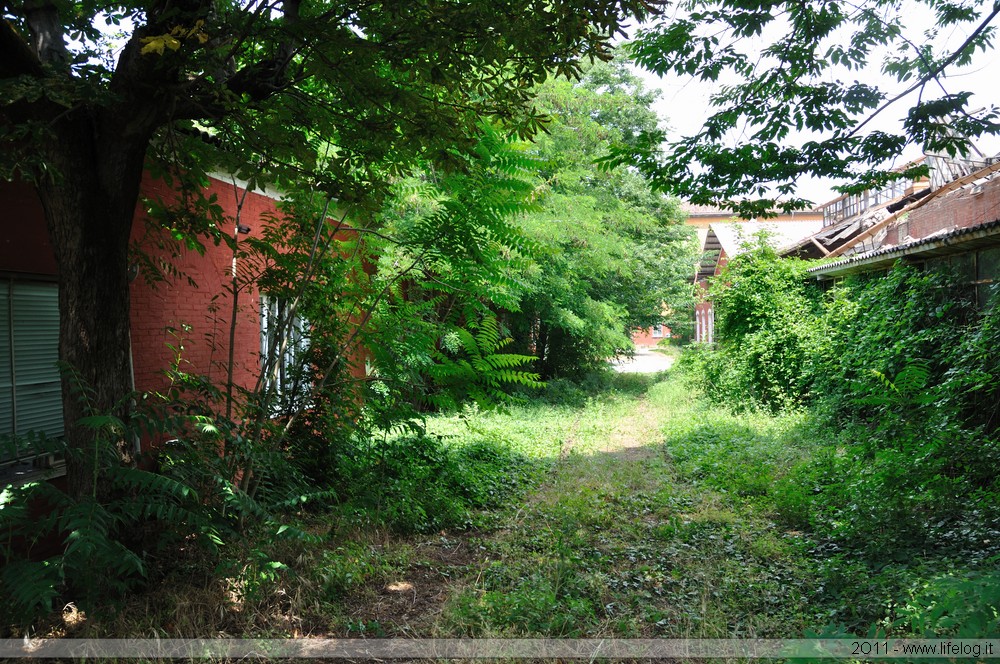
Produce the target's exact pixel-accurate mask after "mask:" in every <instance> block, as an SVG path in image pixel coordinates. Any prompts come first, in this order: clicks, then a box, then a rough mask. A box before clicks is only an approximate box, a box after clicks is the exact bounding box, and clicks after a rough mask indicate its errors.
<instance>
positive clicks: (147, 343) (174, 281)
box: [132, 176, 276, 391]
mask: <svg viewBox="0 0 1000 664" xmlns="http://www.w3.org/2000/svg"><path fill="white" fill-rule="evenodd" d="M142 191H143V195H144V196H146V197H149V198H154V199H155V198H160V199H162V200H165V201H169V200H171V199H172V198H173V193H172V192H171V191H170V190H169V189H168V188H167V187H166V186H165V185H164V183H163V182H162V181H159V180H152V179H151V178H149V177H148V176H147V177H146V178H145V179H144V180H143V187H142ZM208 193H209V194H210V195H211V194H215V195H216V196H218V203H219V205H220V206H221V207H222V209H223V213H224V215H225V218H226V226H227V227H226V228H225V229H224V230H225V231H226V232H227V233H230V232H232V230H231V228H229V226H232V225H233V224H235V221H234V220H235V217H236V211H237V204H238V198H237V197H238V195H239V194H240V193H241V192H237V191H235V190H234V188H233V186H232V185H231V184H225V183H223V182H219V181H217V180H212V181H211V185H210V187H209V190H208ZM274 203H275V201H274V200H272V199H271V198H268V197H266V196H263V195H260V194H257V193H250V194H248V195H247V197H246V200H245V202H244V204H243V210H242V214H241V217H240V223H242V224H245V225H248V226H250V228H251V233H250V235H249V236H247V235H240V236H239V237H240V239H241V240H243V239H245V238H247V237H253V236H257V235H259V233H260V231H261V230H262V225H263V224H262V216H263V215H266V214H274V213H275V212H276V210H275V206H274ZM145 219H146V211H145V210H143V209H141V206H140V209H137V211H136V222H135V224H134V225H133V240H135V241H138V242H140V243H141V244H142V245H143V246H144V247H150V246H155V238H150V237H147V236H146V233H150V232H152V233H155V232H157V231H155V230H152V231H151V230H147V225H146V223H145ZM171 263H172V264H173V266H174V267H175V268H176V270H177V272H178V275H177V276H176V277H173V278H170V279H169V280H168V281H167V282H159V283H153V284H150V283H148V282H147V280H146V279H143V278H142V277H141V276H140V277H139V278H137V279H136V280H135V281H134V282H133V283H132V356H133V363H134V369H135V383H136V388H137V389H139V390H141V391H149V390H159V389H162V388H163V387H165V385H166V380H165V378H164V376H163V370H164V369H165V368H167V367H168V366H170V363H171V362H172V361H173V360H174V351H173V350H171V349H170V348H168V344H170V345H172V346H177V344H178V343H179V341H181V340H183V347H184V348H183V353H182V358H183V360H184V370H185V371H188V372H190V373H196V374H200V375H206V376H210V377H211V378H212V379H213V380H214V382H216V384H222V383H223V382H224V381H225V377H226V372H225V366H224V365H225V363H226V362H227V361H228V359H229V327H230V321H231V319H232V306H233V301H232V296H231V294H230V291H231V284H232V264H233V252H232V250H231V249H230V248H229V246H228V245H226V244H225V243H222V244H219V245H215V244H212V243H211V242H206V243H205V254H204V255H201V254H199V253H198V252H196V251H189V250H183V251H182V252H181V255H180V256H179V257H178V258H176V259H172V260H171ZM189 280H190V282H193V284H194V285H192V284H191V283H190V282H189ZM259 354H260V293H259V292H258V290H257V289H256V288H249V289H246V288H244V289H243V290H242V291H241V292H240V295H239V310H238V315H237V321H236V334H235V336H234V354H233V356H234V358H235V362H234V366H235V369H234V372H233V378H234V382H235V383H236V384H237V385H241V386H243V387H248V388H252V387H253V386H254V383H255V382H256V380H257V372H258V368H259V360H260V358H259Z"/></svg>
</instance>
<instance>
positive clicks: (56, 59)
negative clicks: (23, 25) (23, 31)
mask: <svg viewBox="0 0 1000 664" xmlns="http://www.w3.org/2000/svg"><path fill="white" fill-rule="evenodd" d="M24 18H25V20H26V21H27V23H28V29H29V30H31V41H32V46H33V47H34V49H35V55H36V56H37V57H38V59H39V60H40V61H41V62H43V63H45V64H50V65H53V66H56V67H65V66H66V65H67V63H68V62H69V57H68V55H67V53H66V39H65V34H64V32H63V26H62V21H61V20H60V17H59V10H58V9H57V8H56V6H55V4H53V3H52V2H50V1H48V0H29V1H27V2H25V3H24Z"/></svg>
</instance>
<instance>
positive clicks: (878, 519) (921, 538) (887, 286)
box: [684, 247, 1000, 635]
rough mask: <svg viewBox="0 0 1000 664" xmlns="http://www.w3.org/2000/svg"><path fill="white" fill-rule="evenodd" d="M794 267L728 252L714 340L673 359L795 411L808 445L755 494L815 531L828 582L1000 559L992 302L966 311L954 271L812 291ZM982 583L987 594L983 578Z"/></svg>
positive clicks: (881, 277) (734, 402) (903, 582)
mask: <svg viewBox="0 0 1000 664" xmlns="http://www.w3.org/2000/svg"><path fill="white" fill-rule="evenodd" d="M802 277H803V274H802V266H800V265H797V264H795V263H788V262H785V261H783V260H780V259H777V258H776V257H775V256H774V255H773V252H770V251H769V250H768V249H767V248H766V247H759V248H757V249H755V250H753V251H750V252H749V253H747V254H744V255H741V256H739V257H737V258H735V259H734V260H733V261H731V262H730V265H729V268H728V270H727V271H726V273H725V275H724V276H723V278H722V279H721V280H720V282H719V283H718V284H717V285H716V287H715V290H714V295H713V297H714V298H715V301H716V305H717V307H718V316H719V322H718V325H717V327H716V331H717V334H718V338H719V343H718V347H717V348H714V349H712V348H707V347H703V348H697V349H694V350H693V351H692V352H691V353H689V354H688V355H687V356H686V357H685V358H684V363H685V364H686V366H687V367H688V369H689V370H690V371H691V373H692V375H693V376H696V381H697V382H698V383H699V384H701V385H702V386H703V387H704V389H705V391H706V393H707V394H708V395H709V396H710V397H711V398H712V399H714V400H716V401H717V402H719V403H725V404H728V405H729V406H730V407H732V408H734V409H743V410H752V409H754V408H766V409H769V410H772V411H777V410H783V409H796V408H797V409H804V410H805V412H806V413H808V416H809V419H810V420H811V421H812V422H813V425H812V426H813V432H812V433H811V434H809V435H813V436H815V437H816V438H815V440H814V442H813V446H814V451H813V453H812V454H811V457H810V458H809V459H808V460H806V461H803V462H800V463H797V464H793V465H792V466H791V467H789V468H787V469H784V478H783V479H782V480H781V481H780V482H778V483H777V484H776V488H774V489H773V490H769V491H771V492H773V499H774V501H775V504H776V510H777V512H778V514H779V515H780V517H781V519H782V520H783V521H784V522H785V523H786V524H787V525H788V526H789V527H793V528H798V529H804V530H806V531H807V532H809V533H811V534H812V536H813V537H814V538H815V539H816V541H817V546H818V550H821V551H823V552H824V562H823V565H824V573H825V574H826V575H827V578H828V581H829V583H830V584H834V586H835V587H836V585H838V584H839V585H845V586H849V585H850V584H852V583H853V581H852V579H854V578H857V575H866V574H867V575H874V574H875V573H876V570H878V571H879V572H878V573H879V577H878V578H880V584H882V585H884V588H885V592H888V593H890V594H896V595H898V593H901V592H902V589H903V588H905V587H906V586H907V584H911V583H914V582H915V579H921V578H929V577H934V576H938V575H941V574H943V573H944V572H945V571H947V570H948V569H949V568H950V567H951V566H952V565H955V564H956V561H961V567H962V569H963V570H964V573H965V574H966V575H967V576H968V578H970V579H972V578H977V579H978V578H980V577H979V576H978V574H979V572H978V571H977V570H985V569H988V568H989V567H990V565H991V564H992V563H991V561H995V560H996V559H997V558H996V557H997V556H998V555H1000V547H998V541H1000V540H998V539H997V535H998V534H1000V514H998V512H997V510H996V505H997V504H1000V485H998V484H997V477H1000V435H998V434H1000V426H998V425H1000V423H998V421H997V418H996V412H997V410H996V409H997V401H996V397H997V394H998V390H1000V379H998V377H997V374H996V366H997V360H998V357H997V345H996V328H997V321H998V320H1000V308H998V306H997V297H998V296H997V295H996V294H994V296H993V298H992V301H991V302H990V304H989V305H988V306H987V307H986V308H984V309H983V310H981V311H977V310H976V309H975V307H974V304H973V303H974V302H975V299H976V298H975V297H974V291H971V290H970V288H969V287H968V286H966V285H963V284H962V283H961V282H960V281H956V279H955V278H954V277H953V276H952V275H949V274H947V273H938V272H935V271H932V270H922V269H918V268H916V267H912V266H906V265H898V266H896V267H895V268H893V269H892V270H891V271H889V272H888V273H882V274H876V275H869V276H861V277H853V278H849V279H847V280H845V281H844V282H842V283H839V284H837V285H835V286H833V287H832V288H831V289H830V290H829V291H827V292H825V293H821V292H820V291H819V290H818V289H816V288H815V286H812V285H809V284H808V282H807V285H803V281H802ZM723 281H724V282H725V283H723ZM981 580H982V583H983V584H985V585H983V586H982V587H983V592H984V593H985V594H984V597H987V596H990V592H993V591H991V590H989V588H994V587H995V583H996V578H995V576H992V577H989V576H984V577H982V578H981ZM945 585H947V584H945ZM922 601H924V600H922ZM986 601H987V600H986V599H983V602H986ZM948 602H950V604H949V606H951V607H952V608H953V609H954V610H958V607H956V606H955V605H954V603H953V602H954V599H951V600H948ZM977 607H978V608H977ZM965 608H968V609H970V610H971V611H972V612H973V613H975V612H976V611H978V610H979V609H983V610H984V611H987V613H988V612H989V609H988V606H987V604H982V605H979V604H976V603H975V602H971V603H970V604H969V605H968V607H965ZM881 610H882V607H881V606H880V605H879V604H878V603H874V604H872V603H870V602H868V601H865V602H859V603H858V605H857V606H855V607H854V608H853V609H852V610H851V611H847V612H845V614H844V615H845V617H846V616H847V615H851V616H852V617H851V620H856V621H861V622H863V621H864V620H869V621H872V620H875V619H878V618H879V617H880V616H879V615H878V613H877V612H878V611H881ZM852 612H853V613H852ZM873 612H874V613H873ZM980 613H981V611H980ZM977 615H978V614H977ZM912 617H913V616H911V618H912ZM976 621H979V618H976ZM918 622H919V621H918ZM915 624H916V623H915ZM977 624H978V623H977ZM854 626H855V627H859V626H860V624H859V623H855V624H854ZM970 629H971V628H970ZM994 629H995V627H994ZM984 630H985V631H984ZM989 631H990V630H989V629H988V628H987V627H985V626H983V627H982V629H981V630H980V635H985V634H986V633H987V632H989Z"/></svg>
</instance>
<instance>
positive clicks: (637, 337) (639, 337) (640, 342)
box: [632, 325, 670, 348]
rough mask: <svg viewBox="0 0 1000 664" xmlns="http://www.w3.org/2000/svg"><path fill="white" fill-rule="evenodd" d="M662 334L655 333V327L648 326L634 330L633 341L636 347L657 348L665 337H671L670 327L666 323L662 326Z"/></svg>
mask: <svg viewBox="0 0 1000 664" xmlns="http://www.w3.org/2000/svg"><path fill="white" fill-rule="evenodd" d="M660 330H661V334H660V335H659V336H654V335H653V328H651V327H647V328H646V329H644V330H635V331H634V332H632V343H634V344H635V346H636V348H655V347H656V346H657V344H659V343H660V342H661V341H663V340H664V339H669V338H670V328H669V327H667V326H666V325H663V326H661V327H660Z"/></svg>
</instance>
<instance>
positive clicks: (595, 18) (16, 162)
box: [0, 0, 652, 495]
mask: <svg viewBox="0 0 1000 664" xmlns="http://www.w3.org/2000/svg"><path fill="white" fill-rule="evenodd" d="M651 4H652V3H649V2H647V1H646V0H558V1H556V2H550V3H542V4H539V3H535V2H529V1H528V0H508V1H505V2H496V1H494V0H462V1H459V2H450V1H444V0H405V1H402V0H401V1H396V2H388V3H387V2H375V1H373V0H306V1H303V0H282V1H280V2H265V1H263V0H246V1H243V0H229V1H225V0H223V1H221V2H210V1H209V0H142V1H137V2H127V3H125V4H101V3H93V2H82V1H74V0H21V1H14V2H7V3H5V4H4V9H3V15H4V19H5V20H4V22H3V24H2V25H0V155H2V156H0V165H2V174H3V175H4V176H6V177H8V178H9V177H20V178H24V179H28V180H30V181H32V182H33V183H34V184H35V185H36V187H37V190H38V194H39V197H40V199H41V202H42V205H43V207H44V209H45V215H46V219H47V223H48V230H49V235H50V239H51V243H52V246H53V249H54V252H55V256H56V261H57V264H58V268H59V274H60V289H59V293H60V294H59V302H60V314H61V324H60V325H61V327H60V356H61V358H62V359H63V361H64V362H66V363H67V365H68V366H69V367H70V368H71V371H72V372H73V373H74V374H75V377H76V379H77V380H78V382H79V383H80V384H83V385H85V386H86V387H87V389H88V391H89V402H90V407H92V408H95V409H97V410H99V411H102V412H115V411H118V412H120V411H121V409H122V400H123V396H124V395H125V394H127V392H128V389H129V362H128V320H129V296H128V274H127V251H128V240H129V234H130V230H131V227H132V221H133V216H134V213H135V209H136V202H137V197H138V195H139V185H140V180H141V177H142V174H143V169H144V168H145V166H146V164H147V160H149V159H156V160H164V159H166V160H172V161H174V166H176V167H177V170H176V171H175V172H177V173H192V172H193V173H197V172H198V171H199V169H200V168H203V167H208V165H205V164H201V163H199V162H198V160H197V159H196V155H198V154H199V153H203V152H204V149H203V147H202V144H203V142H204V138H206V137H208V138H211V140H213V141H214V142H216V143H217V144H220V145H223V146H224V147H225V152H226V153H227V154H228V155H229V157H230V159H231V161H230V163H229V165H228V168H229V169H230V170H233V171H236V172H238V173H239V174H240V175H243V176H244V177H247V178H253V177H256V176H257V175H259V173H258V172H257V171H259V170H265V171H267V172H269V173H271V174H272V175H273V176H274V177H275V178H276V179H277V181H278V182H279V183H281V184H285V185H289V186H291V184H292V183H295V182H297V183H299V185H302V184H303V183H305V184H308V185H310V186H312V187H315V188H317V189H319V190H322V191H323V192H325V193H326V194H328V195H330V196H335V197H337V198H338V199H339V200H340V201H341V203H342V204H345V205H346V204H351V203H355V202H358V201H361V200H364V199H366V198H370V197H371V196H372V195H373V194H377V193H378V192H379V191H381V190H382V188H383V187H382V183H383V182H384V181H385V179H386V178H385V177H384V176H385V175H386V174H387V173H391V172H394V171H397V170H399V168H400V166H401V165H402V164H405V163H406V162H407V161H408V160H409V159H411V158H412V157H414V156H423V157H425V158H429V159H431V160H434V161H438V162H448V161H450V160H451V158H452V155H453V154H454V153H453V152H452V150H454V149H456V148H458V149H461V148H463V147H466V146H468V145H470V141H469V140H468V136H469V135H470V134H471V133H473V132H472V129H473V128H474V127H475V123H476V121H477V119H478V117H479V116H484V115H485V116H490V117H493V118H496V119H499V120H502V121H505V122H507V123H508V124H509V125H511V126H513V127H515V128H517V129H519V130H520V131H522V132H523V133H527V132H530V131H532V130H533V129H534V128H535V127H536V126H537V121H538V118H537V115H536V114H535V113H534V112H533V111H532V110H531V108H530V100H531V87H532V85H533V84H535V83H538V82H540V81H541V80H543V79H544V78H545V77H546V76H547V75H548V72H549V71H553V70H554V71H556V72H558V73H560V74H563V75H573V74H576V73H578V72H579V66H580V65H579V62H580V60H581V58H584V57H596V58H605V57H607V53H608V42H609V40H610V39H611V38H612V36H614V35H615V34H616V33H619V32H620V31H621V26H622V21H623V20H624V17H625V16H627V15H633V16H636V17H638V18H640V19H641V18H643V17H645V16H646V15H647V14H648V12H649V9H650V5H651ZM151 147H152V148H155V149H153V150H151V149H150V148H151ZM63 403H64V412H65V418H66V424H67V427H66V429H67V432H68V433H67V437H68V442H69V447H70V450H74V449H75V450H83V449H86V448H87V446H88V444H89V442H90V440H91V436H90V434H89V433H88V432H87V431H86V430H85V429H81V428H80V427H78V426H77V422H78V420H79V419H80V417H81V415H83V414H84V411H83V406H82V403H81V400H80V399H78V398H77V396H76V395H75V394H74V393H73V389H72V387H71V385H70V384H69V380H68V379H66V380H64V387H63ZM89 459H91V457H90V456H89V455H80V454H71V458H70V459H69V460H68V463H67V474H68V479H69V485H70V492H71V493H72V494H76V495H84V494H89V493H92V492H93V491H95V490H96V488H97V487H95V485H94V482H95V479H94V478H95V475H94V473H93V472H92V471H93V468H92V467H91V462H90V461H89Z"/></svg>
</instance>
